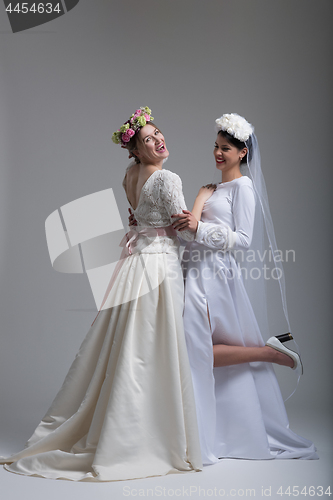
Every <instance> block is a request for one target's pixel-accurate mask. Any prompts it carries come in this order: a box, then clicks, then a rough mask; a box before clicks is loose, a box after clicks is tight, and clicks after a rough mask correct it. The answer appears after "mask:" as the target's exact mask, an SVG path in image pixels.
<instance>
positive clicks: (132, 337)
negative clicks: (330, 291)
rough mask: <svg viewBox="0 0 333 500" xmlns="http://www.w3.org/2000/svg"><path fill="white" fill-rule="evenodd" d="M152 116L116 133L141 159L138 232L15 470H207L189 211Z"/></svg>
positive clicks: (126, 473) (11, 467)
mask: <svg viewBox="0 0 333 500" xmlns="http://www.w3.org/2000/svg"><path fill="white" fill-rule="evenodd" d="M150 114H151V111H150V109H149V108H140V109H138V110H136V112H135V113H134V114H133V115H132V116H131V118H130V119H129V120H128V121H127V122H126V123H125V124H124V125H122V126H121V127H120V129H119V130H118V131H117V132H115V133H114V134H113V141H114V142H116V143H119V144H121V146H122V147H125V148H127V150H128V151H129V152H130V153H131V155H132V156H134V157H135V162H134V163H132V164H131V165H130V166H129V167H128V169H127V172H126V176H125V179H124V184H123V185H124V188H125V191H126V194H127V197H128V200H129V202H130V204H131V206H132V208H133V210H134V213H135V216H136V219H137V221H138V228H137V231H135V232H134V231H131V232H130V233H128V235H127V242H126V244H125V247H124V252H125V255H126V257H125V258H123V259H122V260H121V261H120V262H119V264H118V266H117V272H115V274H114V276H113V278H112V280H111V284H112V286H110V287H109V289H108V292H107V294H106V296H105V300H104V301H103V310H101V311H100V313H99V314H98V316H97V317H96V319H95V321H94V323H93V325H92V327H91V328H90V330H89V332H88V334H87V336H86V337H85V339H84V341H83V343H82V345H81V347H80V350H79V352H78V354H77V356H76V358H75V360H74V362H73V364H72V366H71V368H70V370H69V372H68V374H67V376H66V378H65V381H64V383H63V386H62V387H61V389H60V391H59V393H58V394H57V396H56V398H55V399H54V401H53V403H52V405H51V407H50V408H49V410H48V411H47V413H46V415H45V416H44V418H43V419H42V421H41V422H40V424H39V425H38V427H37V428H36V430H35V432H34V434H33V435H32V437H31V438H30V439H29V441H28V442H27V445H26V448H25V449H24V450H23V451H21V452H19V453H16V454H15V455H12V456H11V457H8V458H1V460H0V463H4V464H6V465H5V468H6V469H7V470H8V471H10V472H14V473H18V474H24V475H34V476H42V477H45V478H53V479H58V478H61V479H70V480H75V481H80V480H84V481H113V480H125V479H135V478H143V477H149V476H159V475H164V474H168V473H172V472H187V471H198V470H201V468H202V462H201V452H200V445H199V436H198V429H197V420H196V412H195V402H194V396H193V387H192V381H191V372H190V366H189V362H188V356H187V350H186V344H185V337H184V330H183V321H182V312H183V293H184V290H183V280H182V274H181V267H180V263H179V260H178V248H179V243H178V238H177V232H176V231H175V230H174V229H173V228H172V226H171V222H172V220H171V215H172V214H174V213H177V212H181V211H182V209H186V206H185V202H184V197H183V193H182V184H181V180H180V178H179V177H178V175H176V174H174V173H172V172H170V171H169V170H165V169H162V165H163V161H164V160H165V159H166V158H167V157H168V156H169V152H168V150H167V147H166V144H165V139H164V136H163V135H162V133H161V131H160V130H159V129H158V128H157V127H156V126H154V125H153V124H152V120H153V118H152V117H151V116H150ZM182 237H183V238H185V239H186V240H191V239H193V237H194V235H193V233H192V232H190V231H183V232H182ZM126 252H127V253H126ZM122 257H124V255H122Z"/></svg>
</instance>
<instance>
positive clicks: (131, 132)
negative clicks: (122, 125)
mask: <svg viewBox="0 0 333 500" xmlns="http://www.w3.org/2000/svg"><path fill="white" fill-rule="evenodd" d="M126 133H127V135H128V136H129V137H133V135H135V132H134V130H132V129H131V128H129V129H128V130H126Z"/></svg>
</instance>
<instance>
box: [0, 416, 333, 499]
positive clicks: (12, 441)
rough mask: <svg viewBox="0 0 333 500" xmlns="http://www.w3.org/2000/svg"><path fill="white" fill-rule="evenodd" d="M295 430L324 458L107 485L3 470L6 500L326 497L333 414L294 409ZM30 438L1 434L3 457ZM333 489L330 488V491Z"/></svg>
mask: <svg viewBox="0 0 333 500" xmlns="http://www.w3.org/2000/svg"><path fill="white" fill-rule="evenodd" d="M288 413H289V419H290V426H291V428H292V429H293V430H294V431H295V432H297V433H298V434H301V435H303V436H305V437H307V438H309V439H311V440H312V441H314V442H315V444H316V446H317V449H318V454H319V457H320V460H310V461H307V460H268V461H251V460H222V461H221V462H219V463H218V464H216V465H214V466H208V467H205V468H204V470H203V471H202V472H200V473H190V474H171V475H168V476H164V477H152V478H148V479H140V480H132V481H116V482H105V483H83V482H81V483H80V482H72V481H63V480H49V479H41V478H37V477H26V476H19V475H16V474H11V473H8V472H7V471H5V470H4V469H3V468H2V467H1V468H0V495H1V496H0V498H1V499H3V500H7V499H8V500H19V499H22V498H24V499H25V500H30V499H34V500H42V499H47V500H56V499H57V500H58V499H64V498H66V499H69V498H70V499H73V500H76V499H80V500H88V499H89V500H91V499H92V498H98V500H111V499H112V500H118V499H119V500H120V499H123V498H136V497H138V498H172V497H175V498H223V497H225V498H226V497H230V498H251V497H252V498H265V497H270V498H273V499H283V498H286V499H287V498H293V497H295V496H299V497H300V498H304V499H306V498H310V497H314V498H317V497H320V496H322V497H323V498H327V499H329V498H330V494H332V493H333V484H332V483H333V453H332V434H333V432H332V419H331V416H330V415H329V414H328V413H323V412H318V411H317V412H316V411H311V412H310V411H304V410H302V411H301V410H298V411H295V410H294V411H290V410H289V411H288ZM25 438H26V436H23V435H22V432H21V431H17V432H16V433H15V435H14V436H10V437H9V435H8V433H7V432H6V433H5V430H4V429H2V430H1V432H0V446H1V455H4V454H5V453H6V452H8V453H10V452H13V451H15V450H18V449H19V448H20V447H22V445H23V443H24V440H25ZM329 487H330V489H328V488H329Z"/></svg>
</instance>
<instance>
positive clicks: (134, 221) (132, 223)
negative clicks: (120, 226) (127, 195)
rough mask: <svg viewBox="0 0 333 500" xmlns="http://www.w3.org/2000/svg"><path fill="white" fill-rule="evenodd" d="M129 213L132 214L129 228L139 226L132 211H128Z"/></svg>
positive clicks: (129, 219)
mask: <svg viewBox="0 0 333 500" xmlns="http://www.w3.org/2000/svg"><path fill="white" fill-rule="evenodd" d="M128 211H129V213H130V215H129V217H128V225H129V226H137V225H138V223H137V221H136V219H135V215H134V214H133V213H132V210H131V209H130V208H129V209H128Z"/></svg>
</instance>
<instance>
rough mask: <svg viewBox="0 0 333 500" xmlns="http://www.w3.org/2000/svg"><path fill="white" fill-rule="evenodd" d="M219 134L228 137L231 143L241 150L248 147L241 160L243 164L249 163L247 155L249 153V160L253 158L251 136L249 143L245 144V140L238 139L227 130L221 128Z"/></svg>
mask: <svg viewBox="0 0 333 500" xmlns="http://www.w3.org/2000/svg"><path fill="white" fill-rule="evenodd" d="M218 134H220V135H222V137H224V138H225V139H227V141H228V142H230V144H232V145H233V146H235V147H236V148H237V149H239V151H241V150H242V149H244V148H247V150H248V152H247V153H246V155H245V156H243V158H242V160H241V165H242V164H243V163H247V156H248V155H249V160H250V159H251V137H249V139H248V145H246V144H245V142H242V141H240V140H239V139H236V137H234V136H233V135H231V134H229V133H228V132H227V131H226V130H219V131H218Z"/></svg>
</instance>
